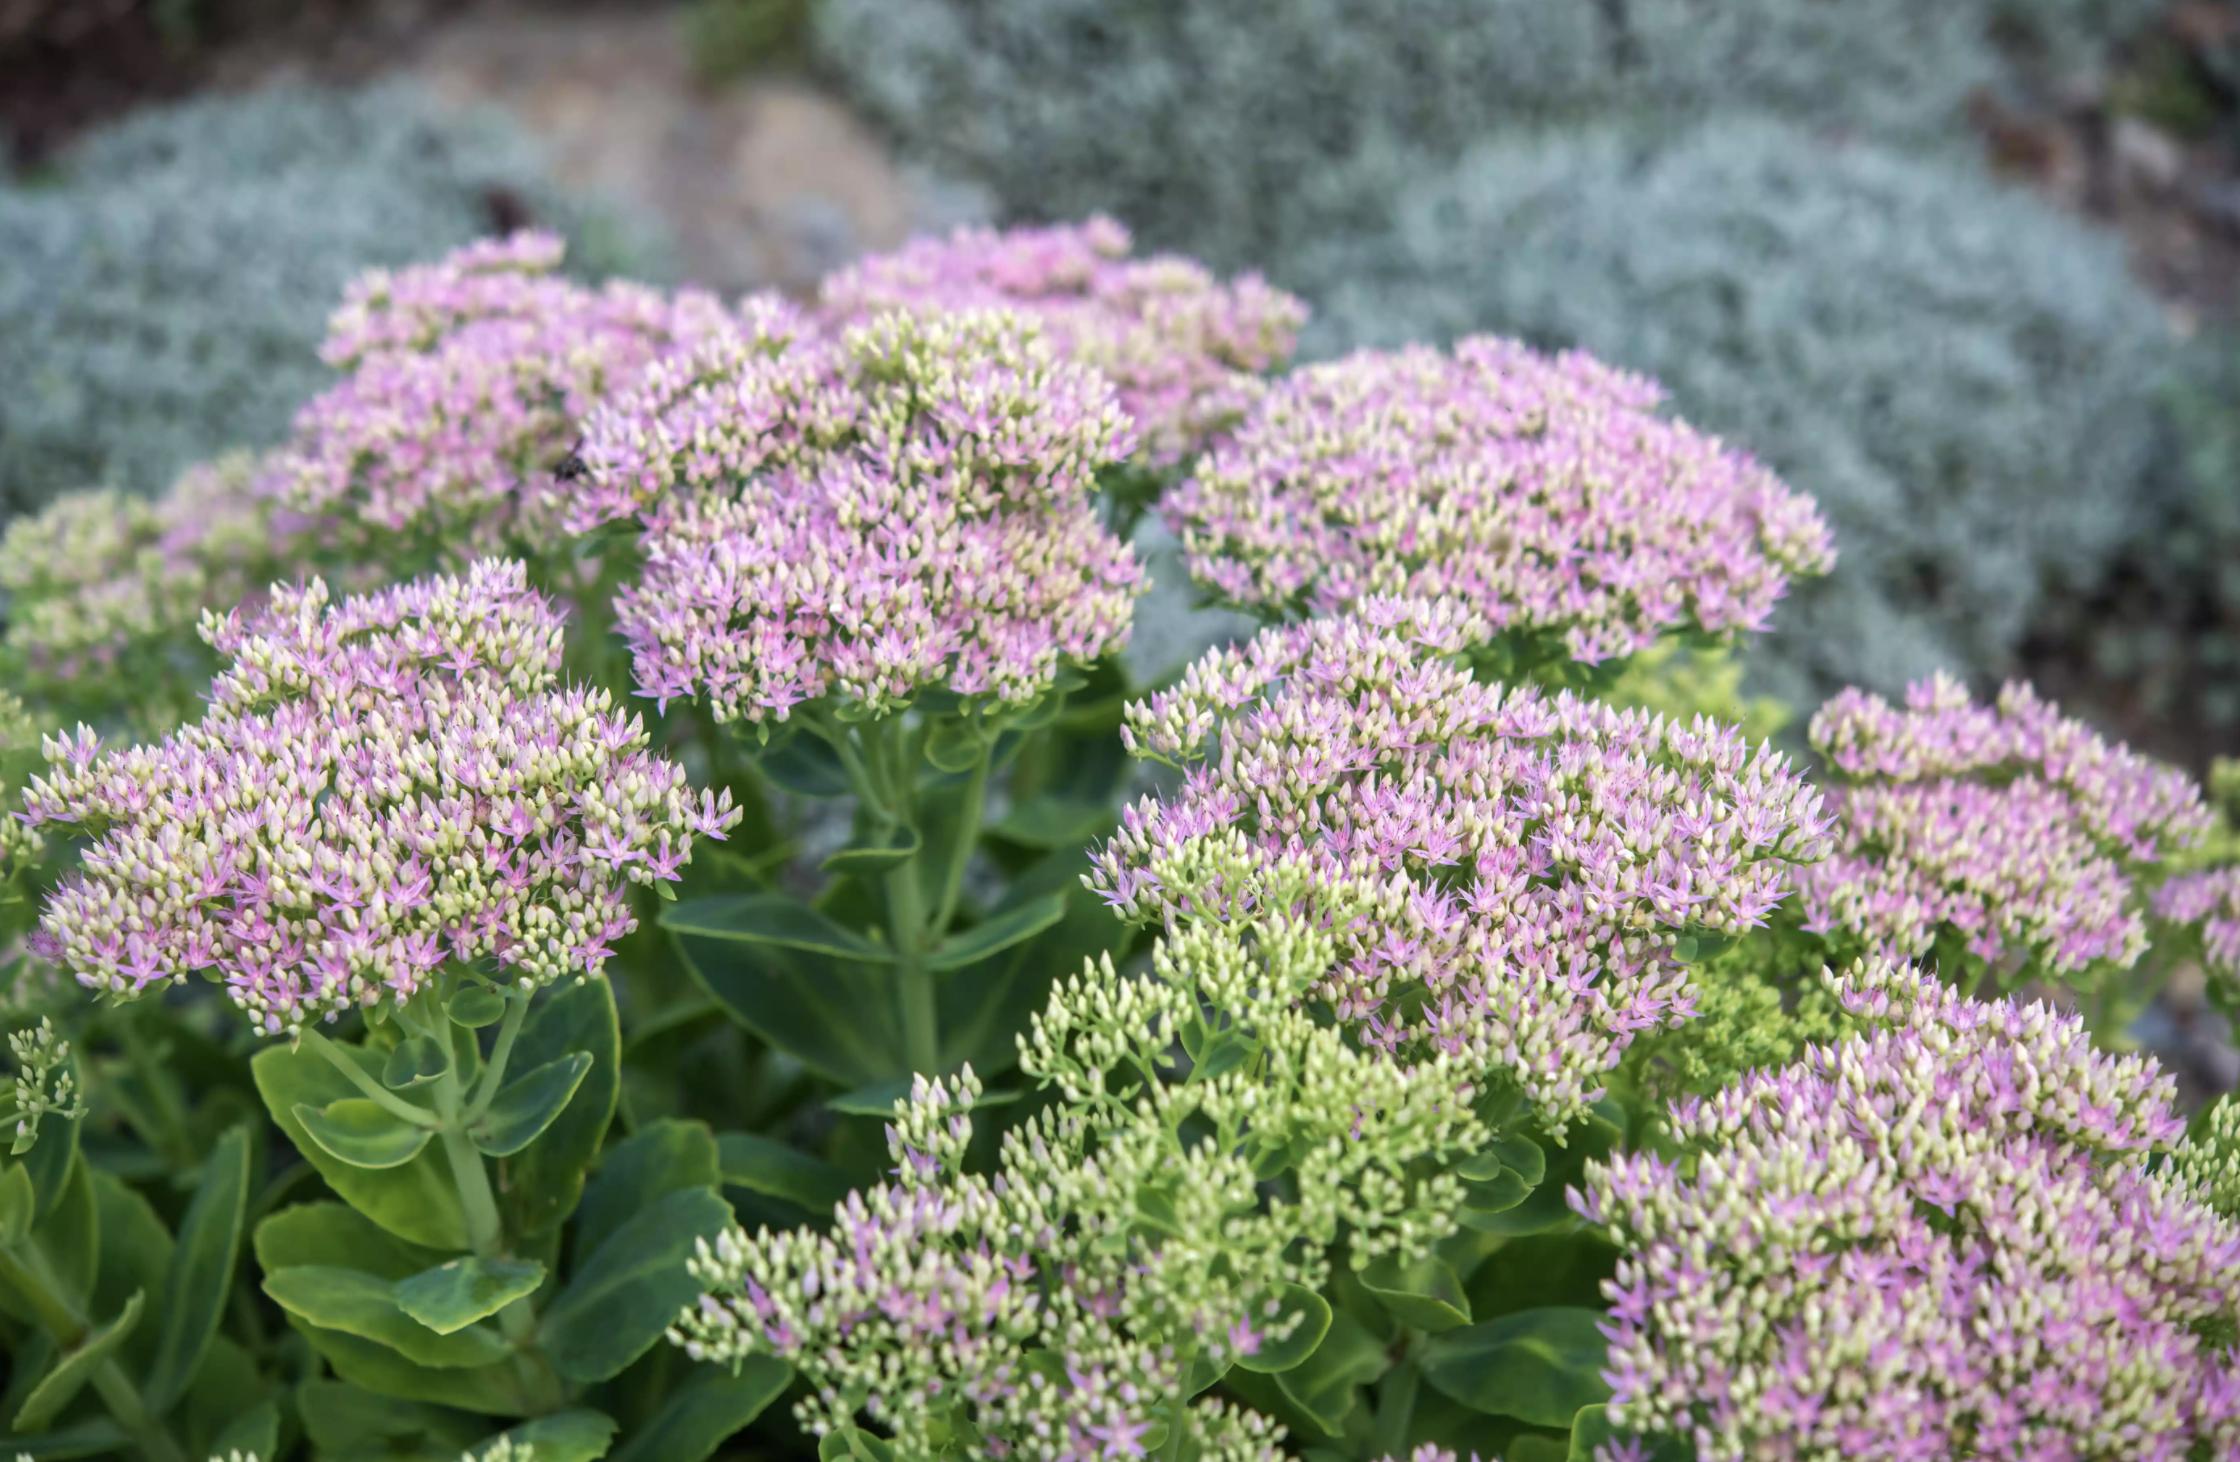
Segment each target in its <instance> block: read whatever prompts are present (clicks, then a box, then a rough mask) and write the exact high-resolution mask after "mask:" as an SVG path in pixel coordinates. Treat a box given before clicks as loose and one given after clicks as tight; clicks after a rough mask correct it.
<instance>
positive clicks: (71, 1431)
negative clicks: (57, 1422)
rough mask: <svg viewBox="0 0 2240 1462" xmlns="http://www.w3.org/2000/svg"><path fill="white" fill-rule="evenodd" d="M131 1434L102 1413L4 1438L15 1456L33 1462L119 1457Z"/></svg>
mask: <svg viewBox="0 0 2240 1462" xmlns="http://www.w3.org/2000/svg"><path fill="white" fill-rule="evenodd" d="M130 1445H131V1438H129V1437H127V1436H126V1435H125V1434H124V1430H123V1429H122V1428H121V1427H119V1426H118V1425H117V1424H116V1423H115V1422H113V1421H110V1420H108V1419H107V1418H106V1417H103V1418H101V1419H98V1420H94V1421H81V1422H76V1423H73V1424H72V1425H70V1426H66V1427H62V1428H60V1429H58V1430H56V1431H51V1432H40V1433H38V1434H37V1435H36V1436H14V1435H10V1436H9V1437H8V1438H7V1447H8V1450H9V1452H10V1453H11V1454H12V1455H14V1456H17V1457H29V1458H31V1459H32V1462H64V1459H67V1458H73V1457H121V1456H123V1455H125V1448H126V1447H128V1446H130Z"/></svg>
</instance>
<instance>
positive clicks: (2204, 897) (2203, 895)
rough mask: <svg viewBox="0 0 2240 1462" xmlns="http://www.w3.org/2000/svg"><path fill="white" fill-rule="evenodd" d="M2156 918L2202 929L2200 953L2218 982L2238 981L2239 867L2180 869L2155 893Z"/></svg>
mask: <svg viewBox="0 0 2240 1462" xmlns="http://www.w3.org/2000/svg"><path fill="white" fill-rule="evenodd" d="M2154 913H2155V917H2156V918H2158V919H2164V920H2167V921H2169V922H2170V923H2173V924H2190V925H2193V926H2195V927H2197V928H2198V929H2199V930H2200V933H2201V953H2202V955H2203V957H2204V958H2205V959H2206V960H2207V961H2208V964H2209V969H2210V971H2211V973H2212V974H2214V975H2215V976H2216V977H2217V983H2218V984H2220V985H2222V986H2224V987H2226V988H2227V989H2229V988H2230V987H2231V986H2232V985H2233V984H2234V982H2236V981H2240V868H2210V869H2204V870H2202V871H2200V872H2198V873H2182V874H2180V875H2178V876H2177V877H2176V878H2173V879H2171V880H2170V881H2169V882H2168V883H2166V884H2164V885H2163V886H2162V887H2161V888H2160V889H2158V890H2156V892H2155V897H2154Z"/></svg>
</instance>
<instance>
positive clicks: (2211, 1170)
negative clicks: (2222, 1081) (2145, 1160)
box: [2170, 1097, 2240, 1218]
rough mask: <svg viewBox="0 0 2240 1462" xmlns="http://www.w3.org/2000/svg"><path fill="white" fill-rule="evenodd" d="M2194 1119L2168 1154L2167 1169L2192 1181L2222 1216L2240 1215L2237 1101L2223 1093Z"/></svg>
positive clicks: (2239, 1111)
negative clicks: (2192, 1127) (2188, 1131)
mask: <svg viewBox="0 0 2240 1462" xmlns="http://www.w3.org/2000/svg"><path fill="white" fill-rule="evenodd" d="M2197 1122H2198V1125H2197V1126H2196V1128H2195V1130H2194V1132H2193V1134H2192V1135H2191V1136H2189V1137H2188V1138H2187V1139H2186V1140H2185V1141H2184V1142H2182V1143H2180V1144H2179V1145H2178V1147H2177V1148H2176V1149H2175V1150H2174V1151H2172V1153H2171V1154H2170V1167H2171V1170H2172V1171H2173V1172H2175V1173H2177V1174H2178V1176H2179V1177H2181V1178H2182V1179H2184V1180H2185V1181H2187V1182H2189V1183H2191V1184H2192V1185H2193V1191H2194V1193H2195V1195H2196V1196H2197V1197H2199V1198H2200V1200H2201V1201H2202V1202H2204V1203H2206V1204H2208V1205H2209V1206H2210V1207H2211V1208H2214V1209H2215V1210H2216V1211H2217V1212H2219V1213H2221V1214H2223V1215H2224V1216H2225V1217H2226V1218H2240V1102H2235V1101H2233V1099H2232V1098H2230V1097H2226V1098H2224V1099H2223V1100H2222V1101H2219V1102H2218V1103H2217V1104H2216V1105H2215V1106H2213V1107H2211V1108H2209V1110H2208V1111H2207V1112H2205V1113H2203V1114H2202V1115H2201V1117H2200V1118H2198V1119H2197Z"/></svg>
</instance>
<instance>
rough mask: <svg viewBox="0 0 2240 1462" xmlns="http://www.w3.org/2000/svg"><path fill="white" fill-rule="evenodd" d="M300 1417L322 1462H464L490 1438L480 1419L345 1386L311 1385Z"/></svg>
mask: <svg viewBox="0 0 2240 1462" xmlns="http://www.w3.org/2000/svg"><path fill="white" fill-rule="evenodd" d="M296 1411H297V1412H298V1413H299V1414H300V1415H301V1416H302V1417H303V1429H304V1432H305V1433H306V1434H307V1435H308V1436H309V1437H310V1440H311V1448H310V1450H311V1453H312V1455H313V1456H314V1457H316V1458H317V1459H318V1462H459V1454H460V1453H461V1452H463V1451H465V1450H466V1448H467V1447H469V1446H470V1445H472V1444H473V1443H474V1442H475V1441H477V1440H478V1439H480V1438H481V1437H483V1436H485V1435H487V1434H488V1432H489V1423H488V1422H486V1421H483V1420H481V1419H480V1418H479V1417H475V1416H472V1415H468V1414H466V1413H463V1412H457V1411H452V1410H449V1409H446V1408H443V1407H439V1406H430V1405H426V1404H424V1403H420V1402H414V1401H400V1400H398V1399H396V1398H395V1397H393V1396H384V1395H380V1394H378V1393H376V1392H373V1391H369V1390H366V1389H364V1388H362V1387H359V1386H352V1385H344V1384H343V1383H342V1382H340V1381H329V1380H312V1381H305V1382H304V1383H303V1384H302V1385H301V1386H300V1387H298V1388H297V1390H296ZM258 1455H259V1456H260V1457H262V1456H263V1455H264V1454H263V1453H259V1454H258Z"/></svg>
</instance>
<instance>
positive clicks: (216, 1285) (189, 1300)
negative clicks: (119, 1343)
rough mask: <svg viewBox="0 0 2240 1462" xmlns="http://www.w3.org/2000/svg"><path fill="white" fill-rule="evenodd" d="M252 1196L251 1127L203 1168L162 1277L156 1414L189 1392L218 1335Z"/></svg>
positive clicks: (223, 1141) (150, 1389) (154, 1376)
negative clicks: (166, 1271) (204, 1353)
mask: <svg viewBox="0 0 2240 1462" xmlns="http://www.w3.org/2000/svg"><path fill="white" fill-rule="evenodd" d="M248 1202H249V1129H248V1128H247V1127H246V1126H240V1127H234V1128H232V1129H230V1130H228V1131H227V1132H226V1134H225V1135H224V1136H223V1137H220V1138H219V1139H218V1141H217V1143H216V1145H214V1146H213V1147H212V1148H211V1150H210V1158H209V1160H208V1161H207V1162H205V1163H204V1164H203V1166H202V1174H201V1180H200V1181H199V1182H198V1183H197V1184H196V1186H195V1190H194V1200H193V1201H192V1202H190V1203H189V1204H188V1205H187V1211H186V1215H185V1217H183V1218H182V1219H181V1220H180V1221H179V1234H178V1242H177V1244H176V1245H175V1246H174V1248H173V1250H172V1256H171V1266H170V1270H169V1272H168V1273H167V1274H166V1275H165V1277H164V1285H163V1290H162V1301H161V1303H160V1304H159V1306H158V1307H157V1308H158V1315H159V1319H158V1321H157V1326H158V1328H157V1332H156V1349H155V1358H154V1361H153V1362H152V1364H151V1365H150V1366H149V1370H148V1379H147V1384H146V1385H145V1387H143V1390H144V1391H145V1392H146V1396H147V1402H148V1406H149V1408H150V1409H151V1410H153V1411H154V1412H155V1413H156V1414H157V1415H159V1416H160V1415H162V1414H163V1413H164V1412H166V1411H169V1410H170V1409H171V1404H172V1403H173V1402H175V1401H177V1400H178V1399H179V1398H180V1397H181V1396H182V1395H184V1394H185V1393H186V1389H187V1382H188V1381H190V1380H192V1379H193V1378H194V1373H195V1371H196V1369H197V1368H198V1367H199V1366H201V1364H202V1356H203V1352H205V1351H206V1350H208V1349H209V1348H210V1340H211V1337H213V1336H214V1335H216V1334H217V1333H218V1319H219V1317H220V1315H221V1314H223V1313H224V1310H225V1304H226V1299H227V1297H228V1296H229V1295H231V1294H232V1292H233V1270H234V1260H235V1258H236V1257H237V1256H238V1255H239V1254H240V1252H241V1227H242V1221H243V1213H244V1211H245V1210H246V1208H247V1205H248Z"/></svg>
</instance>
